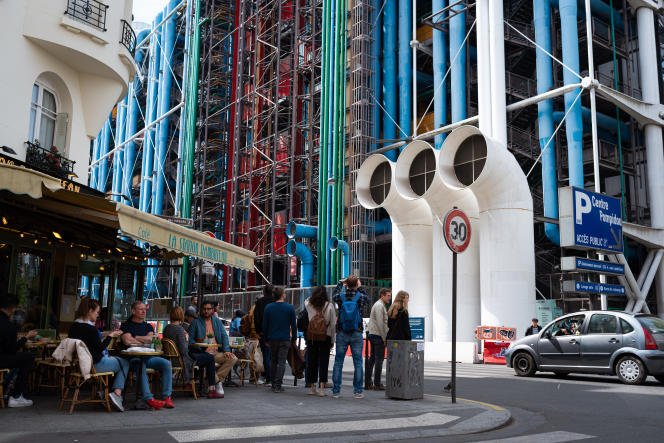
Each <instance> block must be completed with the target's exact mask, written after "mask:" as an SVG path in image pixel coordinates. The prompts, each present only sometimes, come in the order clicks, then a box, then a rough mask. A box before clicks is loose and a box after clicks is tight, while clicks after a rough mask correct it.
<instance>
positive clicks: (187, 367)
mask: <svg viewBox="0 0 664 443" xmlns="http://www.w3.org/2000/svg"><path fill="white" fill-rule="evenodd" d="M183 321H184V311H183V310H182V308H181V307H179V306H177V307H175V308H173V309H172V310H171V322H170V323H169V324H168V325H166V327H165V328H164V333H163V336H164V338H167V339H169V340H173V342H174V343H175V346H177V348H178V352H179V353H180V356H181V357H182V361H183V362H184V368H183V371H184V374H183V378H184V382H185V384H186V383H188V382H189V381H190V380H191V375H192V373H193V372H194V371H193V369H194V363H196V365H198V367H199V368H201V369H203V368H205V372H206V373H207V378H208V398H223V397H224V396H223V395H222V394H218V393H217V390H216V388H215V385H216V370H215V367H214V357H213V356H212V355H211V354H209V353H207V352H197V353H195V354H191V355H190V354H189V350H188V346H187V343H189V334H188V333H187V331H185V330H184V328H183V327H182V322H183ZM192 356H193V357H194V358H192Z"/></svg>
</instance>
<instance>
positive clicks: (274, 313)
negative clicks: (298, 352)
mask: <svg viewBox="0 0 664 443" xmlns="http://www.w3.org/2000/svg"><path fill="white" fill-rule="evenodd" d="M285 300H286V294H285V293H284V289H283V288H278V287H277V288H274V302H273V303H270V304H269V305H267V306H266V307H265V313H264V314H263V325H262V326H263V333H264V334H265V338H266V339H267V341H268V343H269V345H270V355H271V360H272V361H271V362H270V367H271V370H272V374H271V377H270V378H271V379H272V392H284V388H282V387H281V384H282V382H283V381H284V371H285V369H286V358H287V357H288V348H289V347H290V343H291V341H293V342H294V341H295V340H296V339H297V325H296V321H295V309H294V308H293V305H291V304H290V303H286V302H285Z"/></svg>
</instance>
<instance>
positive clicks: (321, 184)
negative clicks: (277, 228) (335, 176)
mask: <svg viewBox="0 0 664 443" xmlns="http://www.w3.org/2000/svg"><path fill="white" fill-rule="evenodd" d="M330 1H331V0H324V3H323V36H322V47H321V57H322V60H323V63H322V71H321V77H322V78H321V83H322V85H323V87H322V89H321V129H320V152H319V157H318V176H319V180H318V238H317V244H316V255H317V263H316V265H317V270H316V277H317V283H318V284H319V285H322V284H325V283H327V282H326V281H325V268H326V261H325V255H326V253H327V252H326V249H327V245H326V243H327V232H326V226H327V208H326V206H327V178H328V177H327V141H328V140H327V139H328V136H327V131H328V126H327V118H326V114H327V112H328V102H329V90H330V88H329V86H330V85H329V83H328V82H329V78H328V77H329V76H328V73H327V69H328V58H329V37H330V36H329V34H330V25H329V23H330V16H331V14H330Z"/></svg>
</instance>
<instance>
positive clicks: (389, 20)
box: [383, 0, 398, 161]
mask: <svg viewBox="0 0 664 443" xmlns="http://www.w3.org/2000/svg"><path fill="white" fill-rule="evenodd" d="M396 52H397V2H396V1H394V0H391V1H386V2H385V6H384V8H383V108H384V111H383V138H384V139H386V140H395V139H396V138H397V126H396V124H395V122H396V120H397V85H396V72H397V59H396ZM385 156H387V158H389V159H390V160H392V161H396V160H397V156H398V152H397V150H396V149H393V150H391V151H389V152H386V153H385Z"/></svg>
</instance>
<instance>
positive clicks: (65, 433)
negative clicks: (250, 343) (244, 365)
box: [0, 373, 510, 443]
mask: <svg viewBox="0 0 664 443" xmlns="http://www.w3.org/2000/svg"><path fill="white" fill-rule="evenodd" d="M349 375H350V374H349V373H347V374H345V379H346V380H350V378H351V377H349ZM284 383H285V385H284V388H285V392H284V393H280V394H275V393H272V392H271V391H270V390H269V389H268V388H266V387H264V386H263V385H258V387H256V386H254V385H251V384H247V385H245V387H243V388H227V389H226V398H223V399H214V400H208V399H207V398H203V399H199V400H197V401H195V400H193V398H191V396H190V395H187V394H184V393H177V396H176V397H174V401H175V406H176V407H175V409H172V410H165V409H163V410H160V411H134V410H127V411H126V412H124V413H119V412H115V411H113V412H111V413H108V412H106V411H105V410H103V409H102V408H101V407H99V406H98V405H82V406H80V407H79V408H78V409H77V410H76V411H75V412H74V414H72V415H70V414H68V413H65V412H62V411H59V410H58V408H57V406H58V402H57V399H56V395H55V394H45V395H35V396H33V397H31V398H32V399H33V400H34V402H35V405H34V406H33V407H30V408H21V409H4V410H0V417H1V420H0V421H1V422H2V425H1V426H0V443H4V442H14V441H17V442H18V441H21V442H25V441H31V442H32V441H35V442H36V441H49V442H54V441H60V440H62V441H80V442H83V441H91V440H90V438H91V437H95V440H98V439H99V438H101V437H102V436H108V437H109V438H116V437H121V436H123V435H127V436H129V434H134V435H135V436H140V439H141V441H142V442H145V441H160V442H162V443H163V442H166V441H178V442H189V441H214V440H221V439H230V440H232V439H250V440H261V441H266V440H269V441H292V440H295V439H300V438H302V439H306V440H307V441H312V440H313V441H330V440H331V439H332V438H333V439H334V441H335V442H338V441H349V442H353V441H357V442H364V441H386V440H396V439H410V438H432V437H442V436H453V435H462V434H470V433H478V432H485V431H489V430H492V429H495V428H498V427H501V426H503V425H505V424H506V423H508V421H509V419H510V412H509V411H508V410H506V409H503V408H501V407H499V406H494V405H488V404H485V403H479V402H474V401H471V400H464V399H459V400H458V403H456V404H452V403H451V399H450V397H448V396H443V395H425V396H424V398H423V399H421V400H392V399H387V398H386V397H385V393H384V392H380V391H365V397H364V398H363V399H355V398H353V395H352V386H350V385H349V384H348V385H347V384H344V386H343V387H342V392H341V394H342V396H341V398H338V399H335V398H332V397H331V396H329V391H328V396H327V397H317V396H311V395H307V392H308V389H307V388H305V387H304V383H303V380H300V381H299V383H298V384H299V386H297V387H294V386H293V383H292V377H287V378H286V379H285V380H284ZM130 398H131V394H130ZM125 403H127V402H125ZM92 430H94V431H95V433H91V432H90V431H92ZM26 439H27V440H26ZM123 439H124V438H123Z"/></svg>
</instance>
